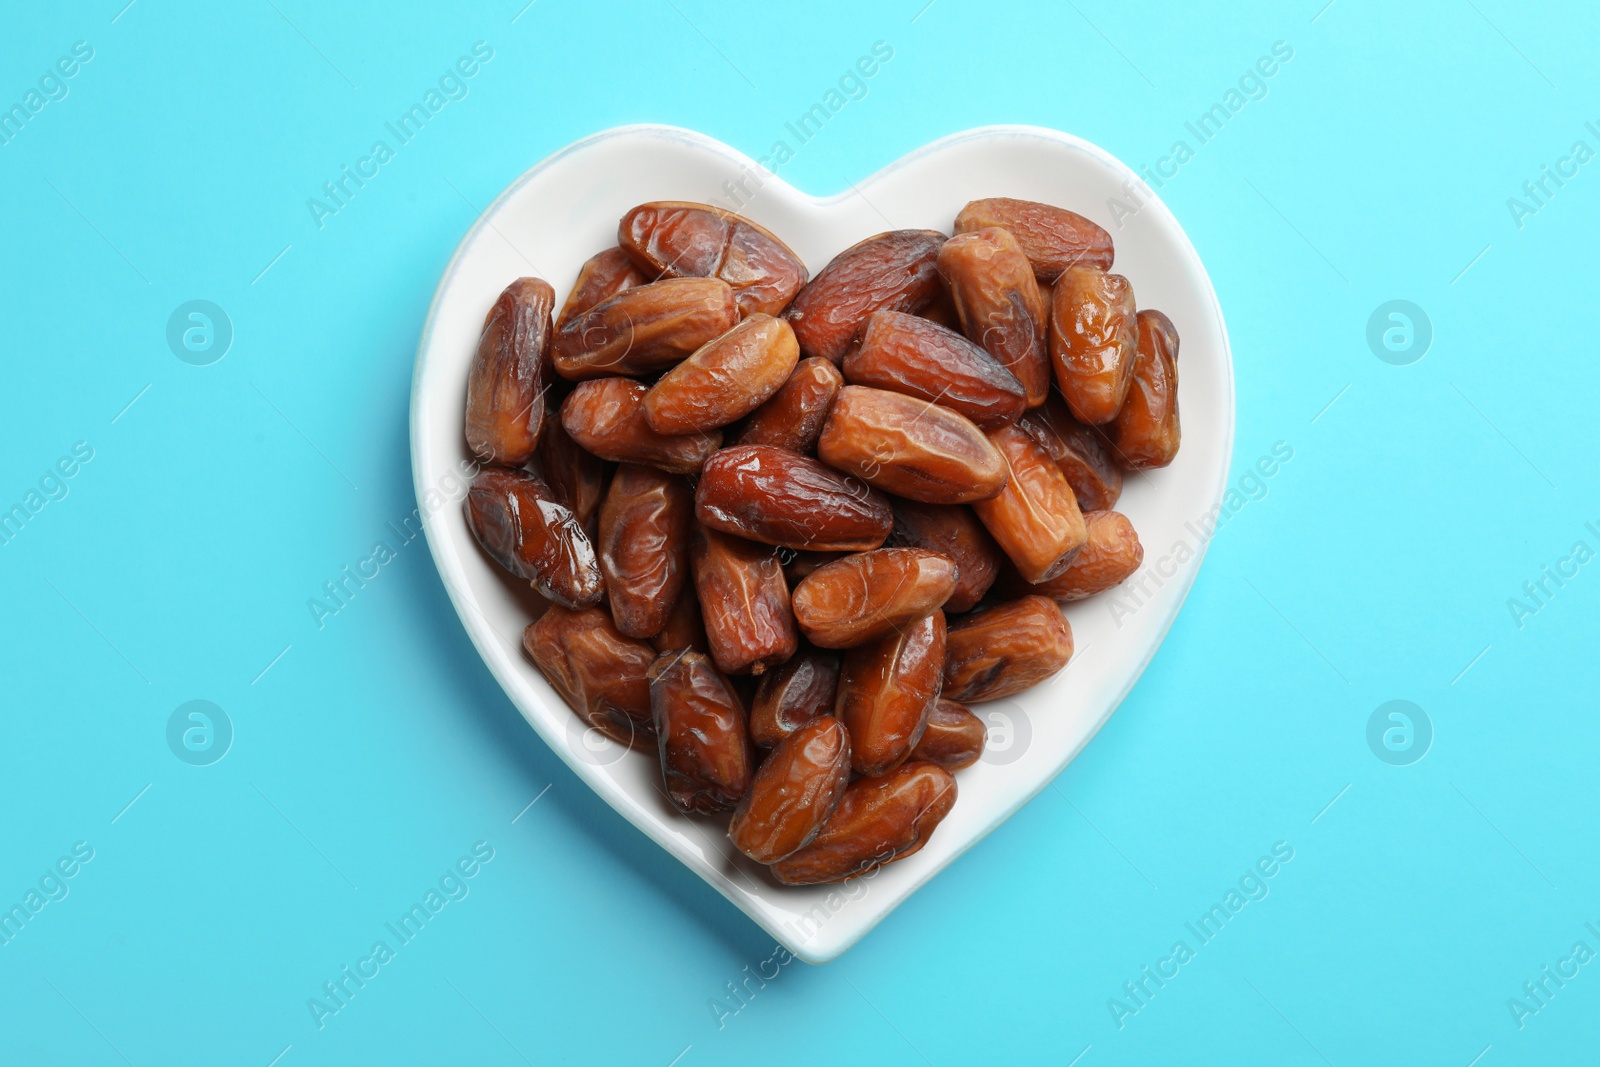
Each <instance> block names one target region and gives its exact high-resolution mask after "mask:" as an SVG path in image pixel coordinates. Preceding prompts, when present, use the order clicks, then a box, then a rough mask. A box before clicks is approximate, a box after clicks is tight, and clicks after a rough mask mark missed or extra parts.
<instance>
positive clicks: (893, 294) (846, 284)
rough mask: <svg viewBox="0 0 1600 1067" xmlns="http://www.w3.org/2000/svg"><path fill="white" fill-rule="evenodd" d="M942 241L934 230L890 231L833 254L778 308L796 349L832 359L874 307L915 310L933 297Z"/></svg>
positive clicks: (842, 350)
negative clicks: (786, 305) (791, 299)
mask: <svg viewBox="0 0 1600 1067" xmlns="http://www.w3.org/2000/svg"><path fill="white" fill-rule="evenodd" d="M944 242H945V235H944V234H942V233H939V232H937V231H935V230H891V231H889V232H888V233H880V234H878V235H877V236H876V237H869V238H867V239H866V240H865V241H862V242H860V243H859V244H855V245H851V246H850V247H849V248H847V249H845V250H844V251H843V252H840V253H839V254H838V255H837V256H834V257H833V259H832V261H830V262H829V263H828V265H827V266H826V267H824V268H822V271H821V273H819V274H818V275H817V276H816V277H815V278H813V279H811V281H810V282H808V283H807V284H806V287H805V288H804V289H801V290H800V293H799V295H798V296H796V297H795V298H794V303H792V304H790V305H789V310H788V311H786V312H784V315H785V317H787V318H788V320H789V322H790V324H791V325H793V326H794V332H795V336H796V337H798V338H799V339H800V351H802V352H804V353H805V354H806V355H808V356H820V357H822V358H823V359H826V360H828V361H829V362H832V363H838V362H839V361H840V360H841V359H843V358H844V354H845V352H846V351H847V350H848V349H849V347H850V345H851V342H853V341H854V340H855V337H856V333H857V331H859V330H860V329H861V325H862V324H863V323H864V322H866V321H867V318H868V317H869V316H870V315H871V314H872V313H873V312H874V311H877V310H879V309H880V308H887V309H888V310H890V311H916V310H917V309H918V308H921V307H922V306H924V305H925V304H928V303H930V302H931V301H933V300H934V299H936V298H937V297H938V295H939V292H940V288H939V271H938V267H937V265H936V261H937V257H938V255H939V246H940V245H942V244H944Z"/></svg>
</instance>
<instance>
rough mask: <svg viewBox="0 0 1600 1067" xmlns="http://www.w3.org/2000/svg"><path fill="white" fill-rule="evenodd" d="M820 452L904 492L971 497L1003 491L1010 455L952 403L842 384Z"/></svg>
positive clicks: (951, 500) (948, 499)
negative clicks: (953, 407)
mask: <svg viewBox="0 0 1600 1067" xmlns="http://www.w3.org/2000/svg"><path fill="white" fill-rule="evenodd" d="M817 455H818V456H819V457H821V459H822V461H823V462H824V463H826V464H828V465H829V466H830V467H836V468H838V469H839V470H842V471H847V472H849V473H850V474H854V475H855V476H856V477H858V478H860V479H861V480H862V481H865V482H868V483H870V484H872V485H875V486H877V487H878V488H880V489H883V490H885V491H887V492H890V493H893V494H895V495H896V496H903V497H905V498H906V499H908V500H920V501H922V502H923V503H925V504H965V503H969V502H971V501H974V500H983V499H985V498H987V497H992V496H994V495H995V494H997V493H999V492H1000V490H1001V489H1002V488H1003V487H1004V486H1005V484H1006V461H1005V457H1004V456H1002V455H1001V454H1000V452H999V450H998V449H996V448H995V447H994V445H992V444H990V443H989V439H988V438H987V437H985V436H984V435H983V431H982V430H980V429H978V427H977V426H976V425H974V424H973V422H972V420H970V419H968V418H967V417H966V416H964V415H960V414H957V413H956V412H954V411H951V410H950V409H949V408H947V407H943V406H941V405H939V404H932V403H929V402H928V401H926V400H918V399H916V398H915V397H909V396H901V395H900V394H899V393H892V392H889V391H888V390H886V389H873V388H871V387H869V386H865V385H847V386H845V387H844V388H843V389H841V390H839V397H838V399H837V400H835V401H834V404H833V410H832V411H830V412H829V413H828V421H827V422H825V423H823V425H822V436H821V437H819V438H818V439H817Z"/></svg>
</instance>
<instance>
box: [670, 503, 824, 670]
mask: <svg viewBox="0 0 1600 1067" xmlns="http://www.w3.org/2000/svg"><path fill="white" fill-rule="evenodd" d="M689 561H690V565H691V569H692V570H693V573H694V587H695V592H696V593H697V594H698V595H699V597H700V613H701V618H702V620H703V622H704V625H705V629H706V641H707V643H708V644H709V645H710V646H711V655H712V657H713V658H714V659H715V660H716V661H717V668H718V669H719V670H721V671H722V672H723V673H724V674H762V673H764V672H765V671H766V670H767V668H769V667H774V666H776V665H778V664H780V663H782V662H784V661H785V660H787V659H788V658H789V657H790V656H792V655H794V653H795V650H796V649H797V648H799V646H800V635H799V633H798V631H796V629H795V624H794V612H793V611H792V610H791V608H790V606H789V585H788V583H787V582H785V581H784V579H783V568H782V567H781V566H780V565H779V564H778V553H777V550H776V549H772V548H765V547H763V546H761V545H758V544H753V543H752V542H750V541H746V540H745V539H744V538H742V537H732V536H729V535H728V534H725V533H722V532H721V531H718V530H712V529H708V528H706V527H704V526H699V525H697V526H696V527H695V530H694V533H693V534H692V535H691V538H690V552H689Z"/></svg>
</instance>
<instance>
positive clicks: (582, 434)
mask: <svg viewBox="0 0 1600 1067" xmlns="http://www.w3.org/2000/svg"><path fill="white" fill-rule="evenodd" d="M648 391H649V390H648V388H647V387H646V386H645V385H644V383H642V382H636V381H633V380H632V379H631V378H601V379H599V380H597V381H589V382H581V383H580V384H579V385H578V387H577V388H576V389H574V390H573V391H572V394H571V395H570V396H568V397H567V399H566V400H565V401H563V402H562V404H561V425H562V427H563V428H565V429H566V431H567V434H568V435H569V436H570V437H571V438H572V439H573V440H574V441H576V442H577V443H578V444H579V445H580V446H581V447H583V448H584V449H587V450H588V451H590V452H592V453H594V454H595V455H597V456H599V457H600V458H601V459H609V460H611V461H612V462H614V463H643V464H645V465H646V466H649V467H658V468H660V469H661V470H664V471H670V472H671V473H673V474H688V473H690V472H691V471H697V470H699V469H700V467H701V465H702V464H704V463H705V461H706V458H707V457H708V456H710V455H711V453H713V452H715V451H716V450H717V446H718V445H719V444H721V443H722V435H721V434H719V433H716V432H712V433H692V434H661V433H656V432H655V431H654V430H652V429H651V428H650V424H649V422H647V421H645V417H644V397H645V393H646V392H648Z"/></svg>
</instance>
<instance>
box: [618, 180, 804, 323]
mask: <svg viewBox="0 0 1600 1067" xmlns="http://www.w3.org/2000/svg"><path fill="white" fill-rule="evenodd" d="M617 243H618V244H620V245H621V246H622V247H623V249H624V250H625V251H626V252H627V253H628V255H630V256H632V257H633V259H634V261H635V262H637V263H638V264H639V265H640V266H641V267H643V268H644V269H646V270H649V271H653V272H654V273H655V274H658V275H665V276H667V277H669V278H681V277H696V278H720V279H721V280H723V281H725V282H727V283H728V284H729V285H730V286H732V287H733V291H734V295H735V296H736V298H737V299H738V301H739V310H740V311H742V312H743V313H744V314H746V315H755V314H761V315H776V314H778V312H780V311H782V310H783V309H784V308H785V307H787V306H788V305H789V301H791V300H793V299H794V295H795V294H796V293H798V292H799V291H800V287H801V286H803V285H805V283H806V266H805V264H804V263H802V262H800V257H799V256H797V255H795V254H794V253H793V252H792V251H790V249H789V246H788V245H786V244H784V243H783V242H782V241H780V240H778V239H777V238H776V237H774V236H773V235H772V234H771V233H770V232H768V231H767V230H765V229H763V228H762V227H760V226H758V225H756V224H755V223H753V222H751V221H750V220H749V219H747V218H743V217H742V216H739V215H735V214H733V213H732V212H731V211H723V210H721V209H720V208H714V207H712V206H711V205H709V204H692V203H682V202H676V201H661V202H658V203H654V204H640V205H639V206H638V207H636V208H634V209H633V210H632V211H630V212H628V213H627V214H626V215H624V216H622V222H621V223H620V224H619V225H618V226H617Z"/></svg>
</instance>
